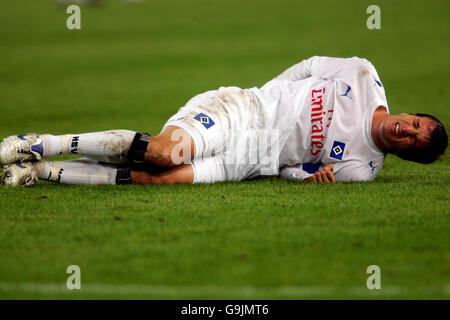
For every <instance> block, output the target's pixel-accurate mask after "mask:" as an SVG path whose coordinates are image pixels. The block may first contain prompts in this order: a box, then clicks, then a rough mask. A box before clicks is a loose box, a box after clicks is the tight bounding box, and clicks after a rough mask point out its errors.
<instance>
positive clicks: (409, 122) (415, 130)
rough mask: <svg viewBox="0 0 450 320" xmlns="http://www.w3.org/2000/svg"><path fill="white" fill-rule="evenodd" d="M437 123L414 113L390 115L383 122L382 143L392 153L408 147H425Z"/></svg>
mask: <svg viewBox="0 0 450 320" xmlns="http://www.w3.org/2000/svg"><path fill="white" fill-rule="evenodd" d="M434 126H435V123H434V121H433V120H432V119H430V118H426V117H418V116H416V115H414V114H407V113H401V114H398V115H389V116H388V117H386V118H385V119H384V120H383V121H382V123H381V132H382V133H381V135H380V138H381V143H382V144H383V145H384V147H385V149H386V150H388V152H390V153H394V154H395V153H396V152H398V151H402V150H407V149H411V148H414V149H423V148H424V147H425V146H426V145H427V143H428V142H429V140H430V132H431V131H432V130H433V128H434Z"/></svg>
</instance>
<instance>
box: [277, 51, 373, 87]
mask: <svg viewBox="0 0 450 320" xmlns="http://www.w3.org/2000/svg"><path fill="white" fill-rule="evenodd" d="M369 73H370V74H374V75H376V76H377V78H378V75H377V72H376V70H375V67H374V66H373V65H372V63H370V62H369V61H368V60H366V59H362V58H358V57H352V58H332V57H320V56H314V57H311V58H309V59H306V60H303V61H301V62H300V63H297V64H295V65H293V66H292V67H290V68H289V69H287V70H286V71H284V72H283V73H282V74H280V75H279V76H278V77H276V79H278V80H289V81H297V80H302V79H306V78H308V77H317V78H322V79H332V80H344V81H346V82H350V83H351V82H353V81H352V80H354V79H355V78H357V77H358V76H360V75H365V74H369Z"/></svg>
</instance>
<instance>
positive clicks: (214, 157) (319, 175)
mask: <svg viewBox="0 0 450 320" xmlns="http://www.w3.org/2000/svg"><path fill="white" fill-rule="evenodd" d="M447 144H448V138H447V134H446V132H445V129H444V127H443V125H442V123H441V122H440V121H439V120H438V119H436V118H435V117H433V116H430V115H426V114H404V113H402V114H399V115H391V114H389V109H388V104H387V101H386V96H385V92H384V88H383V85H382V84H381V82H380V78H379V77H378V74H377V72H376V70H375V68H374V67H373V65H372V64H371V63H370V62H368V61H367V60H365V59H360V58H356V57H353V58H347V59H343V58H329V57H312V58H310V59H307V60H304V61H302V62H300V63H299V64H296V65H294V66H292V67H291V68H289V69H288V70H286V71H285V72H283V73H282V74H281V75H279V76H278V77H276V78H275V79H273V80H271V81H269V82H268V83H266V84H265V85H264V86H263V87H262V88H251V89H240V88H237V87H227V88H220V89H218V90H215V91H208V92H205V93H203V94H200V95H197V96H195V97H194V98H192V99H191V100H190V101H189V102H188V103H187V104H186V105H185V106H184V107H182V108H181V109H180V110H179V111H178V113H177V114H175V115H174V116H172V117H171V118H170V119H169V120H168V122H167V123H166V125H165V126H164V128H163V129H162V131H161V133H160V134H159V135H157V136H153V137H150V136H149V135H148V134H141V133H136V132H133V131H128V130H112V131H105V132H95V133H84V134H69V135H61V136H54V135H50V134H43V135H37V134H28V135H18V136H11V137H8V138H6V139H4V140H3V142H2V143H1V145H0V161H1V163H3V164H7V165H6V166H5V167H4V172H3V175H2V176H3V183H4V184H6V185H13V186H15V185H22V186H28V185H31V184H33V183H35V182H36V181H37V179H38V178H39V179H44V180H49V181H55V182H60V183H68V184H124V183H133V184H164V183H199V182H205V183H211V182H216V181H231V180H234V181H236V180H244V179H251V178H255V177H257V176H262V175H274V176H276V175H279V176H280V177H282V178H288V179H302V180H309V181H312V182H335V181H370V180H373V179H374V178H375V176H376V175H377V173H378V172H379V170H380V168H381V165H382V164H383V161H384V159H385V156H386V154H388V153H391V154H395V155H397V156H399V157H400V158H402V159H406V160H411V161H416V162H420V163H431V162H433V161H435V160H436V159H437V158H438V157H439V156H440V155H441V154H443V153H444V152H445V149H446V147H447ZM70 154H72V155H73V154H77V155H83V156H85V158H82V159H77V160H70V161H63V162H61V161H55V162H47V161H42V159H43V158H47V157H52V156H57V155H70ZM36 160H38V161H36ZM155 169H156V170H155Z"/></svg>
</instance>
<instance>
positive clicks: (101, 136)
mask: <svg viewBox="0 0 450 320" xmlns="http://www.w3.org/2000/svg"><path fill="white" fill-rule="evenodd" d="M135 134H136V132H135V131H129V130H110V131H101V132H92V133H82V134H67V135H62V136H53V135H50V134H43V135H41V138H42V141H43V145H44V157H53V156H57V155H61V154H65V155H67V154H78V155H84V156H88V157H89V156H92V157H93V158H96V159H98V160H102V161H108V160H111V161H112V162H121V161H125V160H126V159H127V155H128V150H129V149H130V147H131V143H132V142H133V139H134V136H135ZM108 162H109V161H108Z"/></svg>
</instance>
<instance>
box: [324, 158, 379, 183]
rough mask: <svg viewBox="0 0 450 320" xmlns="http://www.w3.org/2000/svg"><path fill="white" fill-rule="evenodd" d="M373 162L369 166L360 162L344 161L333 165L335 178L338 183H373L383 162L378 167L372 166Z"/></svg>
mask: <svg viewBox="0 0 450 320" xmlns="http://www.w3.org/2000/svg"><path fill="white" fill-rule="evenodd" d="M371 164H372V162H370V164H369V163H368V164H367V165H365V164H363V163H361V162H359V161H344V162H339V163H335V164H333V166H334V170H333V173H334V177H335V179H336V181H341V182H350V181H360V182H363V181H372V180H373V179H375V177H376V175H377V174H378V172H379V170H380V168H381V165H382V162H381V163H379V164H378V165H377V166H371Z"/></svg>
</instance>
